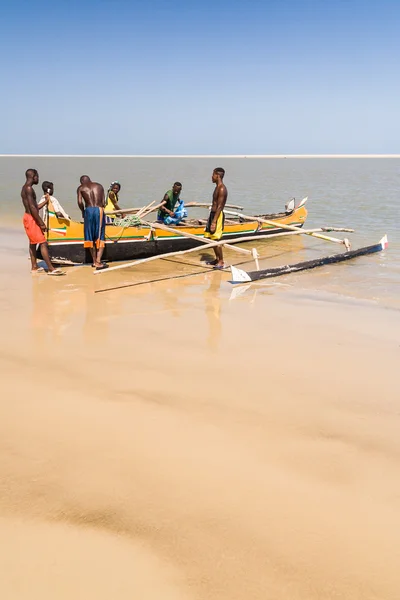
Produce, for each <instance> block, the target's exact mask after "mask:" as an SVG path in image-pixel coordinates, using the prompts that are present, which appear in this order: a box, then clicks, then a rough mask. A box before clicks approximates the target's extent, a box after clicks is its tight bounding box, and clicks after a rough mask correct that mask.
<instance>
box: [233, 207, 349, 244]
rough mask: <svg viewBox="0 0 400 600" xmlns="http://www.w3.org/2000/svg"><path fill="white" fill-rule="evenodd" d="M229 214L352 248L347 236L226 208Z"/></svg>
mask: <svg viewBox="0 0 400 600" xmlns="http://www.w3.org/2000/svg"><path fill="white" fill-rule="evenodd" d="M224 212H225V213H226V214H227V215H234V216H235V217H241V218H242V219H245V220H246V221H258V222H259V223H265V224H266V225H272V226H273V227H279V228H281V229H287V230H288V231H298V232H299V233H303V234H304V235H311V236H313V237H316V238H319V239H321V240H325V241H327V242H334V243H335V244H344V245H345V246H346V249H347V250H350V242H349V240H348V239H347V238H344V240H341V239H339V238H334V237H330V236H328V235H322V234H320V233H310V232H308V231H306V230H304V229H300V227H295V226H294V225H286V223H281V222H280V221H270V220H269V219H264V218H262V217H252V216H250V215H244V214H243V213H236V212H231V211H229V210H224Z"/></svg>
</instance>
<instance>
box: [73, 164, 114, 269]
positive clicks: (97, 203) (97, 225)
mask: <svg viewBox="0 0 400 600" xmlns="http://www.w3.org/2000/svg"><path fill="white" fill-rule="evenodd" d="M80 182H81V185H80V186H79V187H78V189H77V195H78V206H79V208H80V210H81V212H82V216H83V220H84V229H85V242H84V247H85V248H90V252H91V254H92V258H93V266H95V267H96V270H97V271H101V270H102V269H107V268H108V265H106V264H103V263H102V262H101V257H102V256H103V252H104V245H105V215H104V204H105V201H104V188H103V186H102V185H100V183H96V182H94V181H91V180H90V177H88V176H87V175H82V177H81V178H80Z"/></svg>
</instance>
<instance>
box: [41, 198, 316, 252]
mask: <svg viewBox="0 0 400 600" xmlns="http://www.w3.org/2000/svg"><path fill="white" fill-rule="evenodd" d="M306 200H307V198H304V199H303V200H302V201H301V202H300V203H299V204H298V205H297V206H294V208H293V210H291V211H289V212H282V213H277V214H268V215H259V216H261V217H263V218H265V219H268V220H270V221H274V220H275V221H277V222H279V223H282V224H286V225H295V226H297V227H302V226H303V225H304V223H305V220H306V218H307V209H306V207H305V203H306ZM48 215H49V216H48V223H47V227H48V232H47V241H48V245H49V252H50V258H51V259H53V260H57V259H58V260H59V261H65V262H69V261H70V262H72V263H86V262H87V263H89V262H92V259H91V255H90V251H89V250H88V249H85V248H84V246H83V242H84V237H83V223H82V222H81V223H79V222H77V221H73V220H71V221H68V220H66V219H62V218H58V217H57V215H56V214H55V212H54V209H53V207H52V206H51V204H50V205H49V212H48ZM175 228H176V229H182V231H183V232H186V233H190V234H192V235H195V236H198V237H199V238H202V237H204V222H203V223H202V222H201V221H199V220H198V219H186V220H185V223H184V224H183V225H179V226H175ZM283 231H284V230H283V229H282V228H280V227H279V225H277V226H276V227H274V226H273V225H266V224H264V223H260V222H259V221H257V219H256V218H254V221H248V220H246V221H244V220H243V219H241V218H240V217H235V218H229V219H227V220H226V222H225V230H224V235H223V239H226V241H227V242H228V241H229V239H232V238H235V239H236V238H240V237H246V238H248V237H249V236H254V238H257V236H260V235H265V234H270V233H271V234H272V233H280V232H283ZM200 245H202V244H201V242H200V241H199V242H197V241H196V240H195V239H193V238H187V237H184V236H183V235H182V236H180V235H178V234H176V233H172V232H169V231H161V230H158V229H157V230H154V229H152V228H151V227H149V226H146V225H138V226H132V227H119V226H116V225H106V243H105V250H104V254H103V259H105V260H107V261H120V260H135V259H139V258H147V257H149V256H155V255H157V254H164V253H167V252H175V251H178V250H188V249H189V248H192V247H196V246H200Z"/></svg>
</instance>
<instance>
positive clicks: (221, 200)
mask: <svg viewBox="0 0 400 600" xmlns="http://www.w3.org/2000/svg"><path fill="white" fill-rule="evenodd" d="M224 175H225V170H224V169H222V167H217V168H216V169H214V171H213V173H212V177H211V179H212V182H213V183H215V190H214V193H213V201H212V207H211V212H210V216H209V217H208V222H207V225H206V229H205V232H204V237H205V238H208V239H209V240H213V241H218V240H220V239H221V238H222V234H223V232H224V221H225V215H224V207H225V204H226V200H227V198H228V190H227V189H226V187H225V185H224V183H223V179H224ZM214 252H215V260H213V261H211V262H209V263H208V264H210V265H214V269H223V268H224V267H225V264H224V255H223V252H222V246H215V248H214Z"/></svg>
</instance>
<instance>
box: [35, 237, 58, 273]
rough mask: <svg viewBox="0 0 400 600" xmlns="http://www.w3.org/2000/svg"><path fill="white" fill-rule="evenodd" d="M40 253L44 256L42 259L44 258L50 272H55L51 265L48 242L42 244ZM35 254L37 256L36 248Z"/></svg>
mask: <svg viewBox="0 0 400 600" xmlns="http://www.w3.org/2000/svg"><path fill="white" fill-rule="evenodd" d="M40 253H41V255H42V258H43V260H44V262H45V263H46V265H47V268H48V270H49V271H50V272H51V271H54V267H53V265H52V264H51V260H50V256H49V247H48V245H47V242H42V243H41V244H40ZM35 254H36V248H35Z"/></svg>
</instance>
